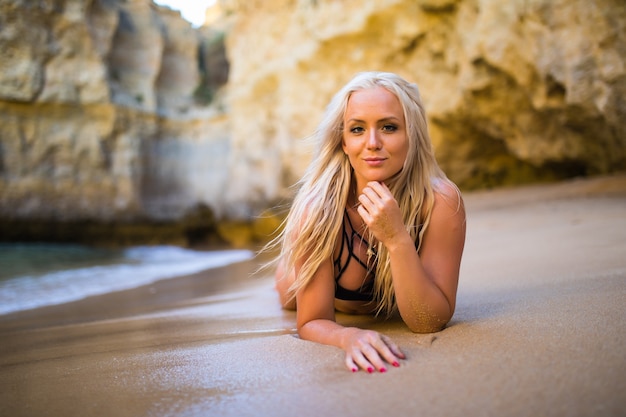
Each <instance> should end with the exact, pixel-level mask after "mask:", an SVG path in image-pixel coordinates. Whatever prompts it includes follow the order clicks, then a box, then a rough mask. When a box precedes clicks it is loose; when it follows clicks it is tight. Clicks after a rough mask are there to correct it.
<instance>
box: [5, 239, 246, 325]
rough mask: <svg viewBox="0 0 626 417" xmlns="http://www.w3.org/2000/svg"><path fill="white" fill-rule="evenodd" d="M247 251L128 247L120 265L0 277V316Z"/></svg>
mask: <svg viewBox="0 0 626 417" xmlns="http://www.w3.org/2000/svg"><path fill="white" fill-rule="evenodd" d="M253 256H254V255H253V253H252V252H251V251H249V250H224V251H195V250H189V249H183V248H179V247H175V246H138V247H132V248H129V249H126V250H125V251H124V256H123V258H122V259H120V263H116V264H106V265H95V266H90V267H84V268H75V269H67V270H62V271H54V272H50V273H45V274H42V275H26V276H20V277H14V278H10V279H8V280H3V281H0V315H2V314H7V313H12V312H16V311H21V310H28V309H32V308H38V307H43V306H48V305H54V304H62V303H67V302H70V301H76V300H80V299H83V298H86V297H89V296H93V295H100V294H106V293H109V292H114V291H120V290H127V289H131V288H137V287H139V286H142V285H146V284H150V283H153V282H156V281H158V280H161V279H166V278H172V277H176V276H181V275H186V274H193V273H196V272H200V271H203V270H206V269H211V268H217V267H220V266H225V265H229V264H232V263H236V262H241V261H245V260H248V259H251V258H252V257H253Z"/></svg>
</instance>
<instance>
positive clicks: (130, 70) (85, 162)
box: [0, 0, 230, 240]
mask: <svg viewBox="0 0 626 417" xmlns="http://www.w3.org/2000/svg"><path fill="white" fill-rule="evenodd" d="M214 44H217V46H216V45H214ZM220 44H221V45H223V36H222V35H220V36H216V35H214V34H212V33H208V32H200V31H198V30H196V29H193V28H192V27H191V25H190V24H189V23H188V22H186V21H185V20H183V19H182V18H181V17H180V14H179V13H178V12H173V11H171V10H170V9H168V8H162V7H157V6H155V5H154V4H152V2H151V1H149V0H125V1H117V0H56V1H37V2H33V1H30V0H0V198H1V199H0V220H1V221H2V229H3V230H2V235H3V236H4V237H9V238H11V239H20V238H21V237H28V235H34V238H36V236H37V234H42V236H43V237H44V238H45V237H46V236H47V235H51V236H52V238H54V236H58V235H59V234H61V235H62V236H63V237H65V236H66V235H68V236H67V238H68V239H70V240H71V239H72V233H78V232H80V231H81V230H84V225H85V224H89V225H90V227H96V226H95V225H97V224H103V225H106V226H107V227H109V228H110V227H112V226H111V225H116V224H123V223H125V224H137V223H142V222H143V223H146V224H154V223H155V222H162V223H168V222H169V223H172V222H175V223H180V222H181V219H185V218H190V217H194V214H195V213H197V212H207V213H210V212H211V211H212V210H210V209H211V208H212V206H217V205H216V204H214V202H216V201H219V200H220V198H221V195H222V194H223V192H224V188H225V185H226V175H227V171H228V166H227V162H228V161H227V157H228V155H229V146H230V145H229V139H230V138H229V135H228V133H227V128H226V127H225V125H226V118H225V115H224V112H223V110H222V109H221V105H220V98H219V94H218V90H219V87H221V85H222V84H224V83H225V81H226V80H225V79H224V77H223V73H224V68H223V67H224V65H226V66H227V62H226V61H225V59H224V57H223V55H224V49H223V47H222V48H220V47H219V45H220ZM210 54H213V56H211V55H210ZM220 54H221V57H220ZM214 63H217V65H214ZM226 71H227V68H226ZM194 218H195V217H194ZM209 219H210V220H209ZM211 221H213V218H212V217H211V216H206V217H205V220H202V221H200V224H201V225H204V226H206V225H207V223H210V222H211ZM33 224H41V225H42V226H41V228H40V230H39V231H37V230H34V229H33V228H32V227H31V226H32V225H33ZM25 225H26V226H28V228H27V229H28V230H25ZM54 225H56V226H54ZM59 225H60V226H59ZM72 225H74V226H75V227H74V229H73V230H74V231H73V232H72V231H71V230H70V231H69V232H67V233H65V232H59V231H58V230H57V231H54V230H56V229H59V230H61V229H72ZM76 225H78V226H76ZM50 228H52V229H53V230H52V231H50V230H49V229H50ZM31 229H33V230H31ZM76 229H80V230H76ZM103 233H104V232H103ZM130 233H131V234H133V233H138V232H136V231H135V232H130ZM149 233H150V232H146V234H149ZM168 233H169V232H168Z"/></svg>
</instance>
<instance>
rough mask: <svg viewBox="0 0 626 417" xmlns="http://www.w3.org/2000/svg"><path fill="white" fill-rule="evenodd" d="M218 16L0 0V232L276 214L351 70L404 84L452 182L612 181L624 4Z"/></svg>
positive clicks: (471, 4) (347, 5)
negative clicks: (197, 19) (204, 22)
mask: <svg viewBox="0 0 626 417" xmlns="http://www.w3.org/2000/svg"><path fill="white" fill-rule="evenodd" d="M219 7H220V9H221V12H222V14H221V19H220V21H219V22H217V23H216V24H215V25H214V26H210V27H204V28H200V29H194V28H192V27H191V25H190V24H189V23H187V22H186V21H184V20H183V19H182V18H181V17H180V15H179V14H178V13H177V12H173V11H171V10H169V9H167V8H163V7H158V6H156V5H154V4H153V3H152V2H151V1H150V0H40V1H30V0H0V227H2V232H1V233H0V235H1V236H0V237H1V238H4V239H21V238H24V237H28V236H30V237H32V238H37V237H38V236H39V237H44V238H45V237H49V238H59V239H68V240H76V239H77V234H78V235H80V236H83V237H85V236H95V235H98V236H100V237H102V235H105V234H107V233H109V232H111V231H115V233H118V234H124V233H127V234H128V239H130V240H132V239H133V236H139V237H140V238H142V239H147V236H157V235H159V233H160V236H162V237H163V239H164V240H172V239H176V236H178V238H180V236H183V239H192V238H193V236H196V235H198V236H201V235H203V234H204V235H206V233H213V232H215V231H216V230H217V229H216V228H217V226H216V224H215V219H217V220H223V219H231V220H236V221H243V222H247V221H248V220H250V219H252V218H254V217H255V216H257V215H258V213H260V212H261V211H262V210H264V209H266V208H268V207H272V206H273V205H274V204H276V203H277V202H280V201H283V202H284V201H288V199H289V197H290V195H291V194H290V192H291V191H292V190H291V189H290V188H289V187H290V186H291V185H292V184H293V183H294V182H295V181H296V180H297V179H298V178H299V177H300V175H301V174H302V173H303V170H304V168H305V167H306V165H307V163H308V162H309V160H310V155H311V153H310V149H308V148H307V147H306V146H305V141H304V140H303V139H304V138H306V137H307V136H308V135H310V134H311V133H312V132H313V131H314V129H315V126H316V125H317V123H318V122H319V120H320V118H321V115H322V112H323V110H324V107H325V105H326V104H327V102H328V100H329V99H330V97H331V96H332V95H333V94H334V93H335V91H336V90H337V89H338V88H340V87H341V86H342V85H343V84H344V83H345V82H346V81H348V80H349V79H350V78H351V77H352V76H353V75H354V74H355V73H357V72H359V71H363V70H382V71H393V72H397V73H399V74H401V75H402V76H404V77H406V78H408V79H410V80H412V81H414V82H416V83H417V84H418V85H419V87H420V90H421V92H422V96H423V98H424V101H425V104H426V108H427V113H428V116H429V123H430V131H431V135H432V138H433V141H434V143H435V147H436V152H437V156H438V159H439V161H440V163H441V165H442V167H443V168H444V170H445V171H446V172H447V173H448V175H449V176H450V177H451V178H452V179H453V180H455V181H456V182H457V183H458V184H459V185H460V186H461V187H462V188H464V189H473V188H482V187H492V186H499V185H511V184H522V183H526V182H536V181H542V180H556V179H562V178H568V177H572V176H581V175H582V176H584V175H596V174H605V173H611V172H616V171H620V170H624V169H625V168H626V122H625V121H626V98H625V97H626V3H625V2H624V1H622V0H593V1H584V0H512V1H507V2H502V1H498V0H411V1H409V0H377V1H357V0H345V1H342V2H336V1H325V0H273V1H260V0H247V1H239V0H221V1H220V2H219ZM142 225H145V226H146V228H145V229H144V228H142V227H143V226H142ZM166 225H169V226H167V227H166ZM170 226H171V227H170ZM261 228H262V227H261ZM226 229H227V230H239V231H238V232H225V233H231V234H233V233H234V234H238V235H241V234H242V233H243V232H242V231H241V230H242V229H241V227H239V226H238V225H237V224H235V226H234V227H230V228H228V227H226V228H224V230H226ZM86 230H92V231H93V232H92V233H91V234H89V233H87V232H85V231H86ZM122 230H123V231H122ZM155 230H156V231H158V230H161V232H159V233H157V232H155ZM111 233H113V232H111ZM246 233H248V234H249V230H248V232H246ZM243 234H245V233H243ZM172 236H174V237H172ZM154 239H157V238H154ZM154 239H153V240H154ZM231 239H232V236H231ZM236 239H239V238H236ZM117 240H118V241H119V238H117Z"/></svg>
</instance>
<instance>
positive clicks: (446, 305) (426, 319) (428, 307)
mask: <svg viewBox="0 0 626 417" xmlns="http://www.w3.org/2000/svg"><path fill="white" fill-rule="evenodd" d="M407 237H408V234H407ZM388 250H389V256H390V261H391V265H390V266H391V275H392V277H393V286H394V292H395V295H396V302H397V304H398V310H399V312H400V316H401V317H402V320H403V321H404V322H405V323H406V325H407V326H408V327H409V329H411V331H413V332H416V333H431V332H436V331H439V330H441V328H442V327H443V326H444V325H445V324H446V323H447V322H448V321H449V320H450V318H451V317H452V313H453V311H452V306H451V304H450V302H449V300H448V299H447V298H446V296H445V294H444V292H443V291H442V290H441V289H440V288H439V287H438V286H437V285H436V284H435V282H434V281H433V280H432V279H431V278H430V277H429V276H428V274H427V272H426V270H425V269H424V266H423V265H422V262H421V260H420V257H419V255H418V253H417V251H416V250H415V246H414V244H413V242H412V241H411V240H410V238H408V239H404V241H403V242H400V243H398V244H396V245H394V246H390V247H388Z"/></svg>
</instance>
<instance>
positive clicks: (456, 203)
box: [432, 178, 464, 212]
mask: <svg viewBox="0 0 626 417" xmlns="http://www.w3.org/2000/svg"><path fill="white" fill-rule="evenodd" d="M432 186H433V191H434V199H435V206H439V207H441V206H444V207H447V208H448V209H451V210H453V211H455V212H458V211H464V206H463V196H462V195H461V191H460V190H459V187H457V186H456V184H455V183H454V182H452V181H450V180H449V179H447V178H435V179H434V180H433V181H432ZM438 203H445V204H438Z"/></svg>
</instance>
